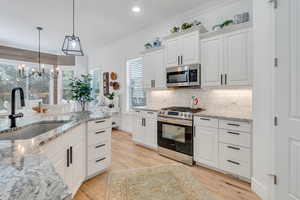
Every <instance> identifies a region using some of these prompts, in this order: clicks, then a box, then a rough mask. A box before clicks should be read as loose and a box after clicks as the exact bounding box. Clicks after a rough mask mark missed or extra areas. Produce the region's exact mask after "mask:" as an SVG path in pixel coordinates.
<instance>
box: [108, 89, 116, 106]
mask: <svg viewBox="0 0 300 200" xmlns="http://www.w3.org/2000/svg"><path fill="white" fill-rule="evenodd" d="M106 97H107V98H108V99H109V100H110V103H109V105H108V107H109V108H113V107H114V103H113V100H114V97H115V93H114V92H113V93H109V94H108V95H107V96H106Z"/></svg>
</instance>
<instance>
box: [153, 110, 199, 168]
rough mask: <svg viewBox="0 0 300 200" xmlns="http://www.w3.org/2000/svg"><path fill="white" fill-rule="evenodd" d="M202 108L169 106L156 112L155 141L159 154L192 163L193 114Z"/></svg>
mask: <svg viewBox="0 0 300 200" xmlns="http://www.w3.org/2000/svg"><path fill="white" fill-rule="evenodd" d="M201 111H203V109H201V108H199V109H192V108H188V107H170V108H165V109H162V110H161V111H160V112H159V114H158V121H157V142H158V152H159V154H161V155H163V156H166V157H169V158H172V159H174V160H177V161H180V162H183V163H185V164H189V165H192V164H193V152H194V151H193V135H194V133H193V115H194V113H198V112H201Z"/></svg>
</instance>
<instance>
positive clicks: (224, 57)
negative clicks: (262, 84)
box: [201, 29, 252, 87]
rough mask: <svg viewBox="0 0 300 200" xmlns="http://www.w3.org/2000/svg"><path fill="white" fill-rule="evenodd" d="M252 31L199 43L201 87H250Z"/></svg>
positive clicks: (228, 34)
mask: <svg viewBox="0 0 300 200" xmlns="http://www.w3.org/2000/svg"><path fill="white" fill-rule="evenodd" d="M251 33H252V30H251V29H244V30H239V31H234V32H231V33H227V34H223V35H219V36H214V37H209V38H205V39H202V40H201V61H202V62H201V66H202V86H203V87H211V86H248V85H251V83H252V46H251V38H252V34H251Z"/></svg>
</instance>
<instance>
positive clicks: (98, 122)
mask: <svg viewBox="0 0 300 200" xmlns="http://www.w3.org/2000/svg"><path fill="white" fill-rule="evenodd" d="M103 122H105V120H101V121H96V122H95V123H96V124H100V123H103Z"/></svg>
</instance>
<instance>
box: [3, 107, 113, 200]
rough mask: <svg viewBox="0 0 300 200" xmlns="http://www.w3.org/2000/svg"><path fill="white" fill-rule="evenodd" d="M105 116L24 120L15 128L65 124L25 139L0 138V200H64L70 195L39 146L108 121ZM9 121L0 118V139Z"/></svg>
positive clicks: (75, 114) (72, 114) (102, 114)
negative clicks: (92, 123) (90, 124)
mask: <svg viewBox="0 0 300 200" xmlns="http://www.w3.org/2000/svg"><path fill="white" fill-rule="evenodd" d="M109 117H110V114H108V113H103V112H99V113H91V112H77V113H70V114H66V115H59V116H54V115H52V116H51V115H39V116H34V117H30V118H29V117H28V118H26V117H24V118H23V119H21V120H19V121H18V123H17V125H18V126H19V127H20V126H22V127H23V126H26V125H29V124H32V123H37V122H41V121H53V120H55V121H67V123H66V124H64V125H63V126H60V127H58V128H56V129H53V130H51V131H49V132H47V133H45V134H42V135H39V136H36V137H34V138H31V139H28V140H21V139H20V140H19V139H15V140H9V139H2V140H1V139H0V177H1V178H0V188H1V191H0V199H1V200H19V199H20V200H41V199H43V200H67V199H71V198H72V194H71V192H70V190H69V188H68V187H67V185H65V183H64V182H63V179H62V178H61V177H60V176H59V174H58V173H57V172H56V171H55V169H54V167H53V165H52V163H51V162H50V161H49V160H48V159H47V158H46V157H45V156H44V155H42V154H41V152H40V146H41V145H44V144H45V143H47V142H49V141H51V140H53V139H55V138H57V137H59V136H61V135H63V134H64V133H66V132H67V131H68V130H70V129H72V128H75V127H76V126H78V125H80V124H81V123H85V122H87V121H92V120H100V119H105V118H109ZM7 132H9V120H7V119H0V138H1V136H2V137H3V136H4V135H7V134H9V133H7ZM4 138H5V137H4Z"/></svg>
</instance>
